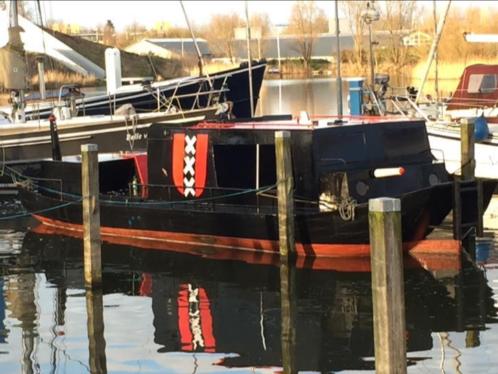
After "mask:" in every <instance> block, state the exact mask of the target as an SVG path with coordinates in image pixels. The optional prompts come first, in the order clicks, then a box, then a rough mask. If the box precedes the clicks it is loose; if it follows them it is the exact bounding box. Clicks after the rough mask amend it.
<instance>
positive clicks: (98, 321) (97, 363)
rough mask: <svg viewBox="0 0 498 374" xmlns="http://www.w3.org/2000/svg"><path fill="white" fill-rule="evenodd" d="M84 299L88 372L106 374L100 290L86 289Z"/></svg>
mask: <svg viewBox="0 0 498 374" xmlns="http://www.w3.org/2000/svg"><path fill="white" fill-rule="evenodd" d="M85 298H86V315H87V332H88V355H89V363H90V372H91V373H92V374H94V373H95V374H105V373H107V364H106V359H105V339H104V304H103V300H102V290H101V289H99V288H94V289H89V288H87V289H86V291H85Z"/></svg>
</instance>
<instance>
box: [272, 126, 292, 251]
mask: <svg viewBox="0 0 498 374" xmlns="http://www.w3.org/2000/svg"><path fill="white" fill-rule="evenodd" d="M275 159H276V164H277V165H276V168H277V193H278V233H279V243H280V255H281V256H288V255H289V254H293V253H294V252H295V243H294V197H293V189H294V178H293V176H292V159H291V136H290V132H289V131H276V132H275Z"/></svg>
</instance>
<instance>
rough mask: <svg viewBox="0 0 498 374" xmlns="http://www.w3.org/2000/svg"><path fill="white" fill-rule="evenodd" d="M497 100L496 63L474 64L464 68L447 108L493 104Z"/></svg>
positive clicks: (497, 79) (497, 70) (497, 71)
mask: <svg viewBox="0 0 498 374" xmlns="http://www.w3.org/2000/svg"><path fill="white" fill-rule="evenodd" d="M497 102H498V65H486V64H475V65H470V66H467V67H466V68H465V70H464V71H463V74H462V76H461V77H460V82H459V83H458V87H457V89H456V91H455V93H454V94H453V96H452V98H451V99H450V100H449V102H448V109H450V110H452V109H466V108H476V107H478V108H479V107H488V106H494V105H495V104H496V103H497Z"/></svg>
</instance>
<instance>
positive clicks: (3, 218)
mask: <svg viewBox="0 0 498 374" xmlns="http://www.w3.org/2000/svg"><path fill="white" fill-rule="evenodd" d="M80 201H81V199H80V200H78V201H71V202H69V203H64V204H60V205H56V206H53V207H50V208H46V209H40V210H36V211H34V212H26V213H22V214H14V215H12V216H0V221H6V220H9V219H18V218H23V217H28V216H31V215H33V214H37V213H45V212H50V211H52V210H57V209H60V208H65V207H66V206H69V205H71V204H74V203H78V202H80Z"/></svg>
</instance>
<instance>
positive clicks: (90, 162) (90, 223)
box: [81, 144, 102, 288]
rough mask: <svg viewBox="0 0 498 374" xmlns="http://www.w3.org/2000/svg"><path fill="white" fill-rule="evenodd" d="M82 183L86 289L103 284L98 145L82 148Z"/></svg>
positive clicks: (83, 146) (85, 145) (84, 145)
mask: <svg viewBox="0 0 498 374" xmlns="http://www.w3.org/2000/svg"><path fill="white" fill-rule="evenodd" d="M81 182H82V186H81V192H82V196H83V246H84V272H85V287H87V288H94V287H98V286H100V285H101V284H102V264H101V253H100V252H101V248H100V208H99V163H98V148H97V145H96V144H83V145H82V146H81Z"/></svg>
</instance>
